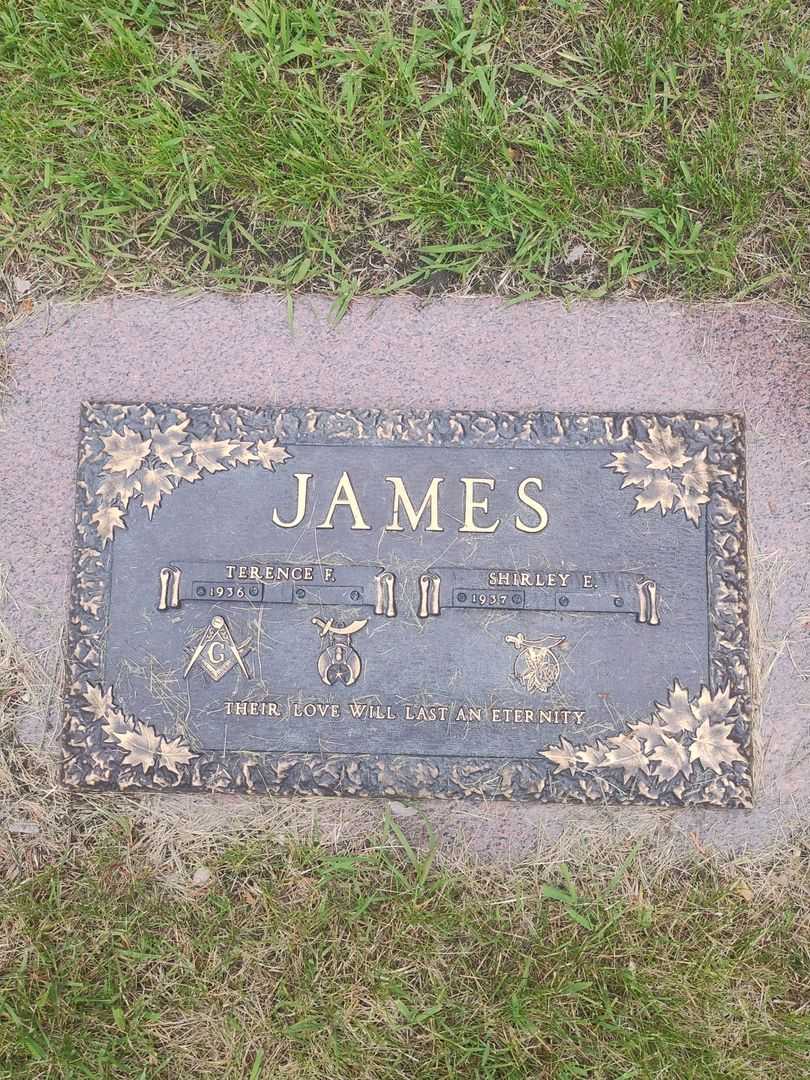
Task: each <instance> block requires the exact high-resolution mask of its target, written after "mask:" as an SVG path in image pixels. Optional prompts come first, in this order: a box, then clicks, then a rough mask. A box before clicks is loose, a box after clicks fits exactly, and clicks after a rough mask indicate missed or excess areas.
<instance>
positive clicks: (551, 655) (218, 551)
mask: <svg viewBox="0 0 810 1080" xmlns="http://www.w3.org/2000/svg"><path fill="white" fill-rule="evenodd" d="M76 530H77V541H76V559H75V566H74V573H73V586H72V596H71V612H70V642H69V661H70V684H69V690H68V694H67V705H66V712H67V716H66V724H65V731H64V778H65V781H66V782H67V783H68V784H71V785H75V786H78V787H85V788H87V787H92V788H96V789H99V788H101V789H103V788H114V789H119V790H134V789H140V788H150V789H176V790H186V791H188V790H217V791H233V792H272V793H275V794H290V795H292V794H317V795H337V794H339V795H365V796H396V797H398V798H403V797H409V796H435V797H440V798H459V797H469V796H478V797H490V798H501V799H535V800H542V801H550V800H561V799H573V800H577V801H580V802H602V801H618V802H630V801H632V802H639V803H648V804H652V805H657V806H681V805H685V804H695V803H713V804H716V805H721V806H726V807H744V806H748V805H750V802H751V684H750V669H749V647H748V600H747V562H746V523H745V466H744V441H743V425H742V420H741V419H740V418H739V417H737V416H723V415H712V416H702V415H685V414H680V415H668V416H656V415H651V414H643V415H629V414H615V415H605V414H598V415H564V414H558V413H552V412H534V413H526V414H518V413H481V412H429V411H390V412H388V411H385V410H376V409H374V410H372V409H369V410H362V411H348V410H345V411H329V410H323V409H314V408H289V409H278V408H269V407H268V408H252V407H251V408H248V407H224V406H212V407H208V406H198V405H193V406H188V405H184V406H175V405H111V404H98V405H87V406H86V407H85V408H84V410H83V413H82V422H81V445H80V454H79V477H78V495H77V508H76Z"/></svg>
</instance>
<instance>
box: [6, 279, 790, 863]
mask: <svg viewBox="0 0 810 1080" xmlns="http://www.w3.org/2000/svg"><path fill="white" fill-rule="evenodd" d="M329 306H330V305H329V302H328V301H327V300H325V299H320V298H307V299H303V300H299V301H298V302H297V304H296V308H295V319H294V325H293V327H292V329H290V326H289V324H288V318H287V307H286V303H285V302H283V301H279V300H278V299H276V298H274V297H270V296H252V297H248V298H242V299H236V300H232V299H227V298H223V297H218V296H202V297H198V298H194V299H177V298H151V297H143V298H134V299H122V300H104V301H99V302H96V303H93V304H88V305H83V306H71V305H66V304H65V305H56V306H53V307H51V308H50V309H49V310H43V311H41V312H39V313H38V314H37V315H36V316H35V317H33V318H31V319H29V320H28V321H27V322H25V323H23V324H22V325H20V326H19V327H17V328H16V329H15V330H13V332H12V333H11V335H10V359H11V364H12V375H13V385H12V395H11V398H10V401H9V402H8V403H7V405H6V409H5V415H4V418H3V424H2V430H0V558H2V561H3V563H4V564H5V566H6V568H7V571H8V579H7V585H8V590H9V595H10V597H11V601H10V618H11V619H12V621H13V622H14V623H15V625H16V626H17V627H18V629H19V632H20V634H21V636H22V637H23V640H24V641H25V642H26V643H27V644H28V645H29V646H31V647H32V648H35V649H44V650H47V649H48V648H49V647H52V645H53V642H54V640H55V636H56V634H57V632H58V628H59V626H60V624H61V621H62V620H63V618H64V609H65V598H66V589H67V579H68V573H69V566H70V547H71V541H72V516H73V514H72V503H73V478H74V467H75V452H76V429H77V418H78V407H79V402H80V401H81V400H84V399H94V400H100V401H103V400H111V401H128V400H129V401H141V400H157V401H160V400H163V401H198V402H243V403H246V404H250V403H262V402H272V403H285V404H299V405H309V404H315V405H321V406H331V407H334V406H340V405H347V406H355V407H363V406H374V405H385V406H397V405H400V406H404V405H411V406H431V407H451V408H452V407H455V408H467V407H470V408H504V409H518V410H521V409H532V408H544V409H560V410H582V411H591V410H600V409H605V410H611V411H612V410H617V409H619V410H621V409H628V410H636V411H638V410H644V409H650V410H656V411H661V412H666V411H668V410H678V409H694V410H698V411H701V412H709V411H712V410H728V411H739V412H744V413H745V415H746V418H747V423H748V462H749V496H750V514H751V535H752V539H753V545H754V561H753V586H754V596H755V600H756V602H757V606H758V610H759V617H760V627H759V631H758V634H757V638H758V641H759V646H758V660H759V665H760V667H761V669H762V670H763V671H765V672H768V678H767V681H766V682H765V684H764V686H763V707H762V711H761V717H760V725H759V731H760V744H761V750H762V761H761V764H760V767H759V769H758V780H757V794H756V799H757V805H756V808H755V809H754V810H752V811H708V810H703V811H700V810H690V811H666V812H662V811H656V810H651V809H647V810H645V809H635V808H633V809H631V808H614V809H610V810H605V809H599V808H592V807H588V808H585V807H583V808H580V807H565V806H533V805H531V806H526V805H520V806H510V805H508V804H488V805H485V806H477V807H471V806H466V805H463V804H459V805H455V804H454V805H451V806H448V805H443V804H438V803H429V804H425V810H426V812H427V814H428V817H429V819H430V821H431V824H432V825H433V827H434V828H435V829H436V831H437V832H438V833H439V835H440V836H443V837H445V838H446V839H447V842H448V843H452V842H454V841H457V842H460V843H463V844H465V845H467V846H471V847H472V848H473V849H474V850H476V851H478V852H480V853H481V854H486V855H491V856H493V857H496V858H500V859H518V858H523V857H526V856H530V855H531V854H532V852H534V851H535V850H537V844H538V839H539V837H542V836H545V837H554V836H557V835H559V833H560V832H561V830H563V829H564V828H568V829H573V830H576V831H581V830H582V829H588V828H589V827H590V826H593V825H594V823H596V822H598V823H600V824H602V823H605V822H607V823H608V824H609V825H610V826H611V827H615V828H616V829H617V830H619V831H621V832H622V833H625V834H626V833H628V832H630V833H633V832H638V833H641V832H645V831H648V830H649V829H650V828H651V827H654V828H655V829H657V830H659V831H661V830H663V831H664V832H667V831H669V832H671V833H672V834H673V835H684V836H685V835H688V834H690V833H694V834H695V835H696V837H697V838H698V840H699V842H701V843H703V844H706V845H714V846H716V847H718V848H721V849H734V850H739V849H741V848H746V847H750V848H762V847H765V846H767V845H769V844H771V843H772V842H774V841H775V840H777V839H780V838H781V837H782V836H783V835H784V834H785V833H786V832H787V831H789V830H790V829H791V828H793V827H794V826H796V825H798V824H800V823H804V824H806V823H807V821H808V819H810V733H808V720H809V719H810V685H808V680H810V590H808V582H810V571H809V570H808V553H810V322H808V321H807V320H802V319H801V318H800V316H798V315H797V314H795V313H792V312H789V311H785V310H781V309H775V308H768V307H764V306H759V305H746V306H737V307H706V308H684V307H680V306H676V305H671V304H664V303H659V304H652V305H646V304H642V303H632V302H626V303H612V304H599V303H588V304H577V305H575V306H574V307H572V308H571V309H570V310H566V309H565V308H564V307H562V306H561V305H560V304H558V303H556V302H537V303H530V304H524V305H520V306H515V307H506V306H504V305H503V304H502V303H500V302H499V301H497V300H495V299H481V298H469V299H466V298H453V299H447V300H443V301H432V302H428V303H425V302H424V301H419V300H417V299H415V298H412V297H401V298H397V299H391V300H386V301H372V300H369V301H362V302H359V303H356V304H355V305H354V306H353V307H352V310H351V311H350V312H349V314H348V315H347V316H346V317H345V318H344V320H343V321H342V322H341V323H340V324H339V325H337V326H335V325H332V324H331V323H330V321H329V318H328V312H329ZM180 798H183V797H180ZM355 806H357V804H351V803H349V804H346V803H343V805H341V806H340V807H339V808H338V807H335V808H334V809H333V810H330V809H329V808H326V809H323V804H322V803H319V807H320V809H319V813H320V815H321V817H323V816H324V815H326V817H327V818H328V817H329V815H330V814H332V815H340V816H341V818H342V819H343V820H345V819H346V817H347V815H348V817H351V816H352V814H356V816H357V819H358V821H361V820H363V821H366V820H368V808H367V807H366V808H365V809H362V808H360V807H357V809H356V810H355V809H354V807H355Z"/></svg>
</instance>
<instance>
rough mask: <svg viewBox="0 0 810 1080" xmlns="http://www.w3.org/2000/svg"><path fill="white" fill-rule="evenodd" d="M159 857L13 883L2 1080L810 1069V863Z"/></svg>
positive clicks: (605, 1077) (140, 852) (127, 826)
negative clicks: (495, 865) (613, 864)
mask: <svg viewBox="0 0 810 1080" xmlns="http://www.w3.org/2000/svg"><path fill="white" fill-rule="evenodd" d="M149 851H150V848H149V840H148V837H145V836H143V835H139V830H138V829H137V827H136V826H135V825H134V823H133V822H132V821H128V820H127V819H126V818H120V819H119V822H118V824H117V825H116V826H115V827H113V828H112V829H109V830H107V831H105V832H103V833H101V834H100V835H98V836H96V837H95V838H94V839H93V840H92V842H90V843H86V844H85V845H83V846H79V847H77V848H74V850H73V851H72V852H71V851H67V852H66V853H65V854H64V856H63V857H62V858H61V859H59V860H57V861H56V862H55V863H51V864H50V865H48V866H47V868H45V869H43V870H40V871H39V872H37V873H35V874H34V875H32V876H28V877H25V878H24V879H23V880H21V881H18V882H17V883H15V884H10V885H8V886H7V887H6V888H5V889H4V891H3V893H2V896H1V897H0V928H1V929H0V942H2V945H0V1016H1V1017H2V1023H0V1070H2V1073H1V1075H2V1076H7V1077H14V1078H15V1080H23V1078H27V1077H31V1078H32V1080H33V1078H37V1080H38V1078H40V1077H44V1076H48V1077H54V1078H56V1077H59V1078H62V1077H64V1078H71V1080H72V1078H74V1077H79V1076H84V1077H92V1078H93V1080H101V1078H108V1077H109V1078H113V1077H114V1078H123V1077H132V1078H136V1077H138V1078H149V1080H152V1078H157V1077H166V1078H175V1077H178V1076H183V1077H189V1078H190V1077H210V1078H215V1077H216V1078H217V1080H221V1078H224V1077H234V1078H236V1077H240V1078H241V1077H246V1078H248V1077H249V1078H251V1080H257V1078H259V1077H266V1078H272V1080H275V1078H278V1077H296V1078H302V1080H303V1078H312V1080H350V1078H351V1080H353V1078H368V1080H389V1078H390V1080H395V1078H396V1080H428V1078H430V1080H447V1078H449V1077H453V1078H456V1077H459V1078H460V1077H471V1078H472V1077H475V1078H491V1080H496V1078H497V1080H501V1078H503V1080H506V1078H523V1077H532V1078H533V1080H534V1078H537V1080H541V1078H546V1077H548V1078H555V1080H573V1078H575V1077H576V1078H578V1077H583V1078H585V1077H587V1078H588V1080H617V1078H618V1077H623V1078H631V1077H632V1078H638V1080H652V1078H671V1080H708V1078H718V1080H719V1078H721V1077H722V1078H723V1080H744V1078H745V1080H753V1078H758V1080H759V1078H761V1080H779V1078H784V1080H795V1078H796V1077H799V1076H807V1075H808V1074H810V1010H809V1006H810V955H808V952H809V947H808V931H809V930H810V902H809V901H810V876H808V871H807V864H806V858H805V856H804V855H798V854H796V853H794V859H793V862H792V864H790V866H792V868H788V869H785V868H783V870H782V872H781V874H776V873H774V874H773V875H772V876H770V877H769V876H767V875H765V876H761V875H760V876H756V875H755V876H753V877H750V878H749V877H746V876H745V874H744V872H743V871H741V870H740V871H736V870H734V869H733V868H726V869H725V870H721V869H720V868H718V867H716V866H715V867H711V866H710V865H708V864H704V865H701V864H700V862H699V861H698V860H697V859H695V860H694V864H693V865H692V866H691V867H690V868H688V869H687V868H681V869H678V870H676V869H670V870H669V871H667V872H663V873H662V872H660V871H659V872H657V873H656V872H654V874H653V877H652V878H651V879H650V878H649V877H648V876H647V873H646V872H648V871H649V870H650V867H649V866H646V864H645V859H643V858H639V859H638V860H636V859H634V858H633V856H632V853H631V856H630V858H628V859H625V861H624V864H623V865H622V866H620V867H619V868H618V870H617V872H616V873H615V874H614V875H613V878H612V880H610V879H609V877H608V875H607V874H605V875H604V876H602V877H601V878H600V877H599V876H598V875H596V874H591V875H585V877H584V879H583V878H582V877H580V879H579V880H578V881H577V880H575V878H574V877H573V876H572V874H571V873H570V871H567V870H566V868H565V866H562V867H559V868H558V869H557V871H556V872H555V873H554V875H553V876H552V877H550V878H549V876H548V872H546V874H545V875H544V874H542V873H540V872H539V871H529V870H526V871H522V872H517V873H510V874H509V875H504V876H499V875H496V874H493V873H492V872H488V871H484V870H481V869H479V870H477V871H476V870H475V869H474V868H470V869H468V870H467V871H461V870H454V871H449V870H441V869H438V868H436V867H434V866H433V865H432V864H431V856H430V853H429V851H428V853H427V854H419V853H418V852H417V850H416V849H415V848H414V847H412V846H411V845H410V843H409V842H408V841H407V840H406V839H405V837H404V835H403V834H402V832H401V831H400V830H399V829H398V827H397V826H396V825H390V826H389V831H388V834H387V835H381V836H380V837H378V838H377V839H376V840H373V841H370V842H368V843H367V844H366V845H365V846H364V847H362V848H356V849H355V850H348V849H347V850H342V851H337V850H335V849H333V848H332V849H330V848H329V847H327V846H317V845H308V846H297V845H290V844H286V845H283V844H279V843H273V842H272V841H269V840H267V841H264V842H253V843H250V844H243V845H241V846H237V847H232V848H230V849H226V850H224V851H222V852H221V853H220V854H219V855H218V856H216V857H215V858H213V859H210V860H209V867H206V868H205V869H201V868H199V867H198V868H197V878H196V880H197V882H198V883H197V884H195V883H194V880H195V879H194V876H193V871H194V869H195V863H194V862H193V860H191V861H190V860H188V859H187V858H182V857H181V858H179V859H178V858H177V857H175V858H173V859H172V860H167V862H165V863H164V864H162V865H161V863H160V862H158V863H157V864H156V863H155V861H154V860H151V859H150V858H148V857H147V855H148V853H149ZM617 861H618V859H617ZM209 873H210V877H209V876H208V875H209Z"/></svg>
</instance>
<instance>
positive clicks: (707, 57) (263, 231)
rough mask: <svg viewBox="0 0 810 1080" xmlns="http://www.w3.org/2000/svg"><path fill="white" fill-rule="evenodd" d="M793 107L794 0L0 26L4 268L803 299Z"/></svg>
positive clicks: (12, 19)
mask: <svg viewBox="0 0 810 1080" xmlns="http://www.w3.org/2000/svg"><path fill="white" fill-rule="evenodd" d="M809 98H810V9H809V8H808V5H807V4H806V3H805V2H804V0H529V2H526V3H518V2H517V0H478V2H475V3H473V2H471V0H436V2H430V3H426V2H424V0H422V2H419V0H387V2H386V0H365V2H350V0H344V2H342V3H341V2H340V0H289V2H281V0H235V2H230V0H199V2H191V0H108V2H106V3H105V2H104V0H3V2H2V4H0V268H1V269H2V271H4V272H5V274H6V275H7V279H8V280H12V281H13V278H14V276H17V277H22V278H23V279H26V280H28V281H30V282H32V283H33V285H34V286H35V287H36V289H39V290H40V291H42V292H47V291H54V290H57V289H60V288H61V289H68V290H71V291H78V292H79V293H81V294H87V293H89V292H92V291H94V290H100V289H102V290H109V289H125V288H135V287H150V286H151V287H155V286H157V287H199V286H215V287H219V288H226V289H232V290H236V289H255V288H260V287H273V288H279V289H304V288H306V289H320V290H329V291H333V292H335V293H336V294H337V295H338V297H339V298H340V302H341V304H345V303H348V301H349V300H350V299H351V297H352V296H353V295H355V294H356V293H358V292H361V291H373V292H390V291H393V290H398V289H405V288H411V289H414V288H415V289H417V290H421V291H426V290H434V291H437V290H445V289H462V290H467V291H476V290H479V291H497V292H501V293H505V294H510V295H514V296H518V295H526V294H532V295H533V294H538V295H540V294H548V293H553V294H560V293H563V294H566V293H570V294H575V295H582V294H586V295H597V296H598V295H604V294H605V293H607V292H608V291H612V290H615V289H617V288H621V287H623V288H626V289H629V290H631V291H634V292H636V293H637V294H642V295H659V294H662V293H663V292H669V293H671V294H672V293H674V294H676V295H680V296H687V297H693V296H694V297H739V296H753V295H762V296H770V297H777V298H781V299H791V298H793V299H797V298H801V297H804V296H806V294H807V286H808V281H810V186H809V185H808V170H809V163H810V109H808V99H809ZM35 291H36V290H35Z"/></svg>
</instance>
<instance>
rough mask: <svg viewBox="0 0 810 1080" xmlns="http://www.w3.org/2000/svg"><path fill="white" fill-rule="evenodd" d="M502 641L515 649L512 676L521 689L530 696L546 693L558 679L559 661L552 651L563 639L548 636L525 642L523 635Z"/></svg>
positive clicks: (511, 636)
mask: <svg viewBox="0 0 810 1080" xmlns="http://www.w3.org/2000/svg"><path fill="white" fill-rule="evenodd" d="M503 640H504V641H505V642H506V644H507V645H514V646H515V648H516V649H517V656H516V657H515V662H514V664H513V665H512V674H513V675H514V676H515V678H516V679H517V680H518V681H519V682H520V683H521V685H522V686H523V688H524V689H525V690H528V692H529V693H530V694H545V693H547V692H548V691H549V690H550V689H551V687H552V686H553V685H554V684H555V683H556V681H557V679H559V677H560V661H559V660H558V659H557V657H556V655H555V654H554V652H553V650H554V649H556V648H557V646H558V645H562V643H563V642H564V641H565V638H564V637H554V636H553V635H548V636H547V637H542V638H538V639H537V640H536V641H527V640H526V638H525V637H524V636H523V634H507V635H506V637H505V638H504V639H503Z"/></svg>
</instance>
